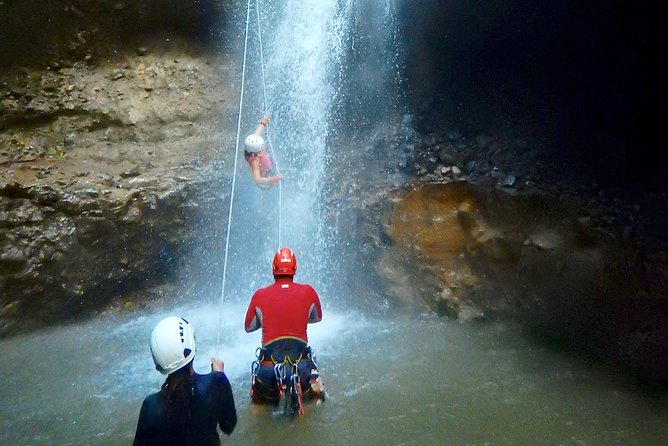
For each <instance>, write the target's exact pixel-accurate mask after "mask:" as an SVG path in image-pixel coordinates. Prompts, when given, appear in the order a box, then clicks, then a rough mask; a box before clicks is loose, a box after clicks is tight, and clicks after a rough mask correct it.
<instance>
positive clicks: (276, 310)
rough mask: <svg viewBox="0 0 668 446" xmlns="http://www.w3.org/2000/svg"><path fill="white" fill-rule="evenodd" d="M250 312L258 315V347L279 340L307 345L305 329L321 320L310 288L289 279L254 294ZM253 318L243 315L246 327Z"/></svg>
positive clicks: (316, 300) (283, 279)
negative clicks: (260, 336)
mask: <svg viewBox="0 0 668 446" xmlns="http://www.w3.org/2000/svg"><path fill="white" fill-rule="evenodd" d="M251 308H253V309H254V310H253V311H254V312H255V313H257V312H259V313H260V314H261V315H262V345H263V346H266V345H267V344H269V343H271V342H272V341H274V340H276V339H280V338H285V337H291V338H297V339H299V340H300V341H302V342H304V343H308V335H307V325H308V323H309V322H311V323H313V322H318V321H320V319H321V318H322V310H321V309H320V301H319V299H318V296H317V294H316V292H315V290H314V289H313V287H311V286H310V285H306V284H301V283H297V282H294V281H293V280H292V278H289V277H285V278H278V279H276V282H275V283H273V284H271V285H269V286H267V287H265V288H262V289H260V290H258V291H257V292H256V293H255V294H254V295H253V298H252V299H251ZM253 317H254V314H251V312H249V314H248V315H247V319H246V322H247V323H246V327H247V328H249V327H250V325H251V324H250V323H251V322H252V318H253Z"/></svg>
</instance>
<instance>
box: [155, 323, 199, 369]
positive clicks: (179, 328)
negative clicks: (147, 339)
mask: <svg viewBox="0 0 668 446" xmlns="http://www.w3.org/2000/svg"><path fill="white" fill-rule="evenodd" d="M151 354H152V355H153V362H154V363H155V369H156V370H157V371H159V372H160V373H162V374H163V375H169V374H170V373H172V372H176V371H177V370H179V369H180V368H182V367H183V366H185V365H188V364H189V363H190V361H192V360H193V358H194V357H195V332H194V330H193V328H192V325H190V323H189V322H188V321H187V320H185V319H183V318H182V317H176V316H171V317H168V318H165V319H163V320H161V321H160V322H158V324H157V325H156V326H155V328H154V329H153V331H152V332H151Z"/></svg>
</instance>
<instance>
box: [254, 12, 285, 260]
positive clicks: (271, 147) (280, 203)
mask: <svg viewBox="0 0 668 446" xmlns="http://www.w3.org/2000/svg"><path fill="white" fill-rule="evenodd" d="M255 12H256V17H257V35H258V44H259V47H260V72H261V73H262V103H263V104H264V110H269V108H268V107H267V84H266V82H265V77H264V51H263V48H262V25H261V23H260V0H257V1H256V2H255ZM265 134H266V136H267V146H268V147H269V149H268V150H269V156H270V157H271V158H272V159H273V161H274V164H275V165H276V174H277V175H280V174H281V169H280V168H279V166H278V160H277V159H276V156H275V154H274V145H273V144H272V142H271V138H270V134H269V126H268V125H267V129H266V133H265ZM282 210H283V186H282V185H281V182H280V181H279V182H278V247H277V248H276V250H277V251H278V250H279V249H281V246H282V245H281V234H282V226H283V223H282V220H283V218H282V217H283V212H282Z"/></svg>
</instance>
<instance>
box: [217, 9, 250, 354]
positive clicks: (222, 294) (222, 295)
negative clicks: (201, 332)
mask: <svg viewBox="0 0 668 446" xmlns="http://www.w3.org/2000/svg"><path fill="white" fill-rule="evenodd" d="M250 7H251V0H248V6H247V8H246V31H245V35H244V58H243V63H242V66H241V93H240V96H239V119H238V121H237V142H236V150H235V151H234V169H233V170H232V192H231V193H230V210H229V213H228V214H227V232H226V234H225V256H224V260H223V285H222V290H221V292H220V306H219V311H218V325H217V327H218V330H217V334H216V357H218V346H219V345H220V332H221V328H222V324H223V302H224V301H225V278H226V276H227V253H228V251H229V247H230V230H231V228H232V209H233V208H234V190H235V186H236V181H237V164H238V158H239V156H238V155H239V139H240V137H241V110H242V109H243V105H244V86H245V83H246V58H247V56H248V25H249V24H250V20H249V19H250Z"/></svg>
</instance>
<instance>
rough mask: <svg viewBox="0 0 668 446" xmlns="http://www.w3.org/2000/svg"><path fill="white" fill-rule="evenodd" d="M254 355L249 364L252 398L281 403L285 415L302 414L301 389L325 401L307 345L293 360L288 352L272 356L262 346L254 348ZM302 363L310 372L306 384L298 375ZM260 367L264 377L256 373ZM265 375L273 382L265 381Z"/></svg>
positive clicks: (302, 394)
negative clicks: (305, 384)
mask: <svg viewBox="0 0 668 446" xmlns="http://www.w3.org/2000/svg"><path fill="white" fill-rule="evenodd" d="M255 355H256V360H255V361H253V364H252V365H251V389H250V395H251V399H252V400H253V401H256V402H257V401H261V400H268V401H272V402H273V403H274V404H275V405H276V406H280V405H281V403H283V404H282V405H283V412H284V413H285V414H290V415H298V414H299V415H301V414H303V413H304V404H303V401H304V397H305V393H304V391H305V390H306V392H308V393H310V396H311V397H314V398H316V399H319V400H321V401H324V400H325V393H324V386H323V385H322V381H321V380H320V376H319V373H318V366H317V364H316V362H315V359H314V358H313V355H312V352H311V349H310V348H309V347H306V348H305V349H304V350H303V351H302V352H301V353H300V354H299V356H298V357H297V358H296V359H295V358H294V356H290V355H279V356H277V357H275V356H274V355H272V354H271V353H269V352H268V351H267V350H266V349H264V348H258V349H257V350H256V352H255ZM302 364H303V365H304V366H307V367H308V369H307V370H308V372H307V373H310V376H309V379H308V384H307V386H304V387H303V386H302V377H301V376H300V366H302ZM263 367H264V370H265V372H264V373H263V374H262V375H264V377H265V379H264V380H263V379H262V377H261V376H260V375H261V369H262V368H263ZM270 369H271V373H270V372H269V370H270ZM269 377H270V378H272V379H273V382H268V380H269Z"/></svg>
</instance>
